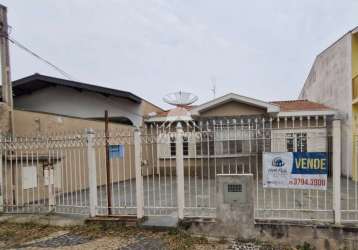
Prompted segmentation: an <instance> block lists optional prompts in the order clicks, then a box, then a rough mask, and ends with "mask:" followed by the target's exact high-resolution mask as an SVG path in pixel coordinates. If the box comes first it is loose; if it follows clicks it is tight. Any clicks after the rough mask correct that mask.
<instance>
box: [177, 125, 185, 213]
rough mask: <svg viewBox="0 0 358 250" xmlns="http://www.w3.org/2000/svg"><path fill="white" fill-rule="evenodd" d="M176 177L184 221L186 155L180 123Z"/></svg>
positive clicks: (180, 208)
mask: <svg viewBox="0 0 358 250" xmlns="http://www.w3.org/2000/svg"><path fill="white" fill-rule="evenodd" d="M176 175H177V195H178V218H179V219H180V220H182V219H184V154H183V128H182V126H181V123H180V122H179V123H178V125H177V128H176Z"/></svg>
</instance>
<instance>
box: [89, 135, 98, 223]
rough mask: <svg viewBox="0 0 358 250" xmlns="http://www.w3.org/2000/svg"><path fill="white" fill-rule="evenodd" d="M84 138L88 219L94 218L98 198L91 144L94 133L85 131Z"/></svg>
mask: <svg viewBox="0 0 358 250" xmlns="http://www.w3.org/2000/svg"><path fill="white" fill-rule="evenodd" d="M86 137H87V165H88V183H89V203H90V217H95V216H96V208H97V204H98V201H97V199H98V198H97V169H96V155H95V149H94V143H93V138H94V131H93V130H92V129H87V130H86Z"/></svg>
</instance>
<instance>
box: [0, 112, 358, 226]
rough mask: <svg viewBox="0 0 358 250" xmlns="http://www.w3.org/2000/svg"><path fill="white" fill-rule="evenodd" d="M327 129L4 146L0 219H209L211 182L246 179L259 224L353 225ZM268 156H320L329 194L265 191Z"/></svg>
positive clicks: (198, 131) (283, 121)
mask: <svg viewBox="0 0 358 250" xmlns="http://www.w3.org/2000/svg"><path fill="white" fill-rule="evenodd" d="M331 125H332V121H331V120H330V119H329V118H327V117H317V116H315V117H296V118H292V117H290V118H285V117H281V118H275V119H270V118H269V119H267V118H262V117H261V118H252V117H247V118H243V119H226V120H208V121H199V122H193V121H190V122H181V123H162V124H152V125H148V126H145V127H143V128H142V129H141V130H137V129H134V128H133V127H128V128H127V129H121V130H111V131H110V132H109V133H108V134H105V133H104V132H103V131H92V130H88V131H87V132H86V133H85V132H84V131H80V132H76V133H70V134H62V135H55V136H53V135H51V136H49V135H47V136H42V137H39V136H36V137H27V138H6V137H2V138H1V141H0V156H1V159H2V160H1V161H0V162H1V165H0V169H2V171H0V173H1V174H0V180H1V183H2V185H1V187H2V190H1V196H2V199H0V200H1V202H3V203H2V204H0V208H1V209H2V211H4V212H7V213H24V212H26V213H35V212H49V211H54V212H57V213H80V214H90V215H91V216H95V215H113V216H120V215H126V216H128V215H131V216H137V217H139V218H141V217H142V216H163V215H171V216H176V217H179V218H181V219H182V218H184V217H200V218H203V217H205V218H215V216H216V206H217V204H216V181H217V180H216V176H217V175H218V174H247V173H251V174H253V176H254V181H255V189H254V190H253V192H254V193H255V201H254V205H255V218H256V219H257V220H297V221H324V222H337V221H340V216H342V222H355V221H357V214H358V213H357V211H358V210H357V207H358V206H357V205H358V191H357V190H358V188H357V182H355V181H353V180H352V179H351V177H350V176H348V177H341V174H340V170H341V169H340V159H339V158H338V157H335V158H334V157H332V155H333V153H332V152H333V151H337V149H339V150H340V144H339V140H337V139H336V140H335V138H338V137H339V138H340V135H339V134H338V135H337V134H336V135H334V133H333V132H334V131H339V128H338V129H336V130H334V129H332V126H331ZM332 131H333V132H332ZM334 143H335V144H334ZM333 144H334V145H335V146H333ZM333 149H334V150H333ZM266 152H326V153H327V154H328V166H329V174H328V179H327V189H326V190H309V189H308V190H302V189H283V188H264V187H263V183H262V177H263V176H262V168H263V164H262V161H263V160H262V157H263V154H265V153H266ZM336 154H338V153H337V152H336ZM338 155H339V154H338ZM335 160H336V161H335ZM335 166H338V167H335ZM337 176H338V178H337ZM341 206H342V211H341V209H340V207H341Z"/></svg>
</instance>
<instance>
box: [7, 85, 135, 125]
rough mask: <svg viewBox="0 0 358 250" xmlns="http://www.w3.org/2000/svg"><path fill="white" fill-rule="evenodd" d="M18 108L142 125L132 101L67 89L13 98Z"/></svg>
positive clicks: (42, 91)
mask: <svg viewBox="0 0 358 250" xmlns="http://www.w3.org/2000/svg"><path fill="white" fill-rule="evenodd" d="M14 104H15V107H16V108H17V109H24V110H30V111H38V112H47V113H53V114H60V115H66V116H72V117H79V118H102V117H103V116H104V110H108V112H109V115H110V116H111V117H119V116H123V117H127V118H128V119H130V120H131V121H132V123H133V124H134V125H136V126H138V125H140V124H141V123H142V114H141V106H140V104H139V103H134V102H132V101H130V100H127V99H124V98H119V97H114V96H109V97H106V96H104V95H101V94H98V93H94V92H88V91H77V90H75V89H73V88H68V87H62V86H57V87H49V88H45V89H41V90H38V91H35V92H33V93H32V94H29V95H23V96H19V97H15V98H14Z"/></svg>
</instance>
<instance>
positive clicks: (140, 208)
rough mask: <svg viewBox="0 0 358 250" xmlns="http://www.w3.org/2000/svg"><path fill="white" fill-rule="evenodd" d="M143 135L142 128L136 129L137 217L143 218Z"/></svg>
mask: <svg viewBox="0 0 358 250" xmlns="http://www.w3.org/2000/svg"><path fill="white" fill-rule="evenodd" d="M141 146H142V143H141V137H140V129H139V128H136V129H135V130H134V167H135V178H136V181H135V185H136V200H137V218H138V219H142V218H143V216H144V194H143V176H142V164H141Z"/></svg>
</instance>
